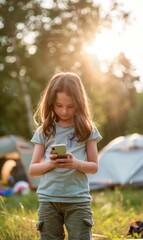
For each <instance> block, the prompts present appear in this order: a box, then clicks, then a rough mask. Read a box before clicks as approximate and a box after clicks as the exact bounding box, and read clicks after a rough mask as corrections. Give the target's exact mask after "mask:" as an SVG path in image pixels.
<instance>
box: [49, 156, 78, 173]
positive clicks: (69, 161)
mask: <svg viewBox="0 0 143 240" xmlns="http://www.w3.org/2000/svg"><path fill="white" fill-rule="evenodd" d="M66 156H67V158H57V154H50V160H51V161H52V163H54V165H55V167H56V168H71V169H73V168H75V169H76V168H78V165H79V164H80V162H81V161H79V160H77V159H76V158H75V157H74V156H73V155H72V154H71V153H66Z"/></svg>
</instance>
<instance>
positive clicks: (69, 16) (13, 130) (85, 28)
mask: <svg viewBox="0 0 143 240" xmlns="http://www.w3.org/2000/svg"><path fill="white" fill-rule="evenodd" d="M0 12H1V15H0V136H4V135H9V134H12V135H20V136H23V137H25V138H26V139H28V140H30V139H31V136H32V135H33V130H34V126H33V118H32V116H33V113H34V111H35V108H36V106H37V103H38V100H39V97H40V94H41V92H42V91H43V90H44V88H45V86H46V84H47V82H48V81H49V79H50V78H51V77H52V75H53V74H55V73H56V72H59V71H74V72H76V73H77V74H79V75H80V77H81V78H82V81H83V84H84V86H85V88H86V90H87V93H88V96H89V98H90V100H91V107H92V112H93V117H94V120H95V122H96V124H97V126H98V128H99V130H100V132H101V134H102V136H103V140H102V141H101V142H100V143H99V149H101V148H102V147H104V146H105V145H106V144H107V143H108V142H109V141H111V140H112V139H114V138H116V137H118V136H121V135H127V134H131V133H140V134H143V121H142V112H143V57H142V56H143V44H142V42H143V28H142V26H143V15H142V12H143V2H142V0H132V1H130V0H126V1H124V0H100V1H99V0H92V1H91V0H86V1H85V0H70V1H66V0H62V1H60V0H24V1H22V0H17V1H14V0H0Z"/></svg>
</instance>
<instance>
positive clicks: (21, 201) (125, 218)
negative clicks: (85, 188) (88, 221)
mask: <svg viewBox="0 0 143 240" xmlns="http://www.w3.org/2000/svg"><path fill="white" fill-rule="evenodd" d="M91 194H92V198H93V202H92V209H93V212H94V217H93V218H94V223H95V224H94V226H93V235H94V234H98V235H99V236H98V237H97V236H96V237H95V239H100V240H101V239H116V240H118V239H127V238H128V237H127V232H128V230H129V227H130V223H131V222H132V221H134V220H142V221H143V215H142V209H143V201H142V199H143V189H141V188H140V189H139V188H119V187H116V188H115V189H114V190H111V189H106V190H100V191H93V192H91ZM37 209H38V202H37V197H36V193H35V192H30V193H29V194H28V195H25V196H22V195H14V196H11V197H0V240H38V239H39V233H38V231H37V230H36V227H35V225H36V222H37ZM101 235H102V236H101ZM105 237H106V238H105ZM136 238H140V237H139V236H136Z"/></svg>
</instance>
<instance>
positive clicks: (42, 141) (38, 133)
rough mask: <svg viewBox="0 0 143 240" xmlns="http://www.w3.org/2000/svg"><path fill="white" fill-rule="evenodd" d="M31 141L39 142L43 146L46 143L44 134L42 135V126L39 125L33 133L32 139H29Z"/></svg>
mask: <svg viewBox="0 0 143 240" xmlns="http://www.w3.org/2000/svg"><path fill="white" fill-rule="evenodd" d="M31 142H32V143H39V144H42V145H44V146H45V143H46V136H45V135H44V133H43V131H42V126H40V127H39V128H38V129H37V130H36V132H35V133H34V135H33V137H32V139H31Z"/></svg>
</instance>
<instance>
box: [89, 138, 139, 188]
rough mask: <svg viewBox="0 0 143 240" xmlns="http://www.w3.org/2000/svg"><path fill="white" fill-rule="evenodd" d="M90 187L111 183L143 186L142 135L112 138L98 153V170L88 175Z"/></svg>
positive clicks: (100, 186) (99, 186)
mask: <svg viewBox="0 0 143 240" xmlns="http://www.w3.org/2000/svg"><path fill="white" fill-rule="evenodd" d="M89 182H90V189H91V190H92V189H99V188H103V187H106V186H113V185H135V186H136V185H142V186H143V135H141V134H137V133H134V134H130V135H127V136H121V137H118V138H116V139H114V140H112V141H111V142H110V143H109V144H108V145H106V147H105V148H103V150H102V151H101V152H100V153H99V170H98V172H97V173H96V174H94V175H89Z"/></svg>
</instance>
